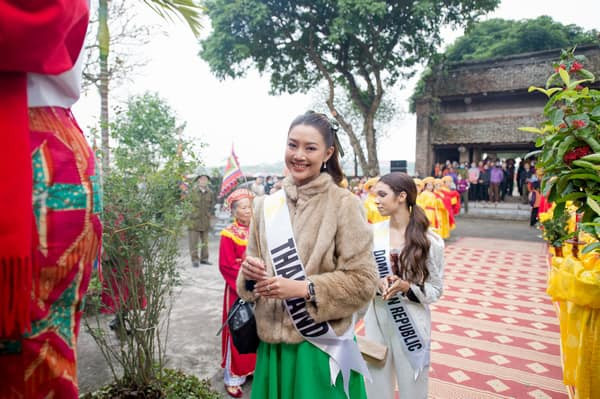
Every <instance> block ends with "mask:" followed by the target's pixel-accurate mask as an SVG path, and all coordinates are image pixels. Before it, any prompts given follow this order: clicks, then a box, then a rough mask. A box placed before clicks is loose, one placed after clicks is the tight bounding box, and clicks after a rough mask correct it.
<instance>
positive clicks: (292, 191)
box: [283, 173, 333, 202]
mask: <svg viewBox="0 0 600 399" xmlns="http://www.w3.org/2000/svg"><path fill="white" fill-rule="evenodd" d="M332 182H333V179H332V178H331V175H330V174H329V173H321V174H320V175H319V177H317V178H316V179H314V180H312V181H310V182H308V183H306V184H303V185H301V186H297V185H296V184H295V183H294V179H292V177H291V176H288V177H286V178H285V179H283V189H284V190H285V194H286V196H287V197H288V198H289V199H290V201H292V202H296V201H298V199H302V200H307V199H309V198H310V197H312V196H315V195H317V194H320V193H323V192H325V191H326V190H327V188H328V187H329V186H330V184H331V183H332Z"/></svg>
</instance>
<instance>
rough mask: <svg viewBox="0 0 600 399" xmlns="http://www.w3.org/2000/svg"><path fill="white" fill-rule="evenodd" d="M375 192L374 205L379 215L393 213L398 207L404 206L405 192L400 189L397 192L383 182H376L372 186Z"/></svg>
mask: <svg viewBox="0 0 600 399" xmlns="http://www.w3.org/2000/svg"><path fill="white" fill-rule="evenodd" d="M373 193H374V194H375V205H377V210H378V211H379V213H380V214H381V216H390V215H393V214H394V213H395V212H396V211H398V209H401V208H405V207H406V192H404V191H401V192H400V193H399V194H396V193H394V191H393V190H392V189H391V188H390V186H388V185H387V184H385V183H383V182H377V184H375V186H373Z"/></svg>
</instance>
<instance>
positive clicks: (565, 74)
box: [558, 68, 571, 86]
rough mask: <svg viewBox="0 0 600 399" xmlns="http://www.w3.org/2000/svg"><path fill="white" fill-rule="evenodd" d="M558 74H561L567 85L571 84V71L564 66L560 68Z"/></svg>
mask: <svg viewBox="0 0 600 399" xmlns="http://www.w3.org/2000/svg"><path fill="white" fill-rule="evenodd" d="M558 74H559V75H560V78H561V79H562V81H563V82H564V83H565V85H566V86H569V83H570V82H571V78H570V77H569V72H567V71H566V70H564V69H562V68H559V69H558Z"/></svg>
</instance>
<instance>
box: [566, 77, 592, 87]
mask: <svg viewBox="0 0 600 399" xmlns="http://www.w3.org/2000/svg"><path fill="white" fill-rule="evenodd" d="M585 82H593V80H591V79H580V80H575V81H573V82H571V83H570V84H569V86H568V88H569V89H574V88H576V87H577V85H580V84H582V83H585Z"/></svg>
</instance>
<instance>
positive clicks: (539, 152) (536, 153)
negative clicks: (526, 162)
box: [523, 150, 542, 159]
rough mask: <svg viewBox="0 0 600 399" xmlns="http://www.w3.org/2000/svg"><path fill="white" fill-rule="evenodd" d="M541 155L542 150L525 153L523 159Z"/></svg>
mask: <svg viewBox="0 0 600 399" xmlns="http://www.w3.org/2000/svg"><path fill="white" fill-rule="evenodd" d="M541 153H542V150H535V151H531V152H529V153H527V155H525V156H524V157H523V159H528V158H530V157H533V156H536V155H538V154H541Z"/></svg>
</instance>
